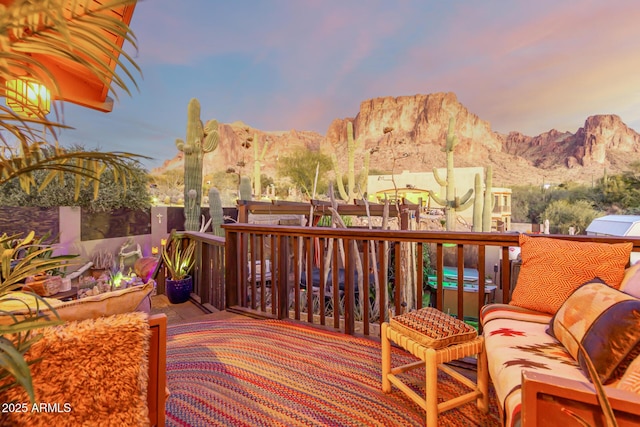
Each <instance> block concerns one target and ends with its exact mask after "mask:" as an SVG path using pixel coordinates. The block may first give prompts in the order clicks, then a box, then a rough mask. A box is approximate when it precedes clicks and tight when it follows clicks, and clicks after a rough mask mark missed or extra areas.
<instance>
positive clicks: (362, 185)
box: [360, 151, 371, 197]
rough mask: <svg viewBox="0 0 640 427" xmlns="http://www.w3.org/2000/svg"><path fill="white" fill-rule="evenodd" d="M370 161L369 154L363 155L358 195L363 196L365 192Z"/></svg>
mask: <svg viewBox="0 0 640 427" xmlns="http://www.w3.org/2000/svg"><path fill="white" fill-rule="evenodd" d="M370 160H371V152H369V151H367V152H366V153H364V168H363V169H362V176H361V177H360V194H361V195H363V197H364V194H365V193H366V192H367V185H368V181H369V162H370Z"/></svg>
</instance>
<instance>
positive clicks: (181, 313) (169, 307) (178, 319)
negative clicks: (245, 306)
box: [151, 295, 240, 325]
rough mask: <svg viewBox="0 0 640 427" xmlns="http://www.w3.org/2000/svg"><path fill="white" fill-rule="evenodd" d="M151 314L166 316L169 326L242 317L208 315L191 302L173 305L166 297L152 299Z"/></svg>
mask: <svg viewBox="0 0 640 427" xmlns="http://www.w3.org/2000/svg"><path fill="white" fill-rule="evenodd" d="M151 313H152V314H157V313H164V314H166V315H167V323H168V324H169V325H175V324H178V323H182V322H191V321H197V320H204V319H225V318H231V317H238V316H240V315H238V314H234V313H228V312H226V311H218V312H215V313H208V312H206V311H204V310H202V309H201V308H200V307H198V306H197V305H196V304H194V303H193V302H191V301H187V302H184V303H182V304H171V303H170V302H169V300H168V299H167V296H166V295H154V296H152V297H151Z"/></svg>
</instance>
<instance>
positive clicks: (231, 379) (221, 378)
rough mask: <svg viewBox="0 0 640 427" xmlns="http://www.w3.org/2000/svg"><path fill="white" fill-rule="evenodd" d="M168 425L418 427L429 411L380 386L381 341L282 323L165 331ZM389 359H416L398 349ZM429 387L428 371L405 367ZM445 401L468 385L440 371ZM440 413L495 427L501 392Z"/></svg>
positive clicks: (458, 421) (221, 323) (219, 323)
mask: <svg viewBox="0 0 640 427" xmlns="http://www.w3.org/2000/svg"><path fill="white" fill-rule="evenodd" d="M167 341H168V342H167V382H168V387H169V391H170V395H169V398H168V399H167V405H166V415H167V423H166V425H167V426H251V427H254V426H287V427H292V426H382V427H388V426H422V425H424V417H425V412H424V410H423V409H421V408H420V407H419V406H418V405H416V404H415V403H413V402H412V401H411V400H410V399H409V398H408V397H406V396H405V395H404V394H403V393H401V392H399V391H398V390H397V389H396V388H395V387H394V389H393V392H392V393H391V394H385V393H383V392H382V390H381V373H380V366H381V365H380V364H381V361H380V357H381V356H380V343H379V342H376V341H374V340H369V339H365V338H359V337H351V336H346V335H344V334H341V333H337V332H332V331H325V330H320V329H318V328H314V327H312V326H306V325H300V324H295V323H292V322H288V321H279V320H255V319H250V318H247V319H237V320H236V319H233V320H206V321H199V322H193V323H183V324H178V325H172V326H169V328H168V340H167ZM392 351H393V353H392V354H393V356H392V357H393V359H392V360H393V364H394V366H395V365H398V364H400V363H407V361H410V360H415V359H413V357H412V356H410V355H408V354H407V353H405V352H403V351H402V350H400V349H397V348H393V349H392ZM405 375H407V376H413V377H414V378H413V379H414V380H415V382H416V384H419V383H420V382H422V383H423V384H424V369H417V370H414V371H412V372H409V373H407V374H405ZM440 376H441V378H439V380H440V381H439V394H440V396H439V398H440V399H442V397H446V398H447V399H448V398H450V397H452V396H455V395H458V394H460V393H461V392H464V391H465V390H466V388H465V387H464V386H463V385H460V384H459V383H457V382H456V381H454V380H452V379H450V378H449V377H448V376H446V375H445V374H443V373H440ZM491 407H492V409H491V411H490V413H489V414H488V415H484V414H482V413H480V412H479V411H478V409H477V408H476V406H475V404H473V403H471V404H467V405H464V406H462V407H461V408H459V409H456V410H451V411H447V412H444V413H443V414H441V415H440V418H439V424H440V425H442V426H498V425H500V422H499V416H498V414H497V404H496V400H495V396H494V395H493V392H492V395H491Z"/></svg>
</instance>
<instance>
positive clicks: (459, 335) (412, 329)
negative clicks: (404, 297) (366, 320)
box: [389, 307, 478, 349]
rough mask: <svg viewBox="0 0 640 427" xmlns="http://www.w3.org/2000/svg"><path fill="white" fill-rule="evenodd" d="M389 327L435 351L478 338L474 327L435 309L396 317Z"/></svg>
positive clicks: (416, 311) (422, 309)
mask: <svg viewBox="0 0 640 427" xmlns="http://www.w3.org/2000/svg"><path fill="white" fill-rule="evenodd" d="M389 325H390V326H391V328H392V329H395V330H396V331H398V332H400V333H402V334H404V335H406V336H408V337H409V338H411V339H413V340H414V341H416V342H417V343H419V344H421V345H423V346H425V347H429V348H435V349H439V348H443V347H447V346H449V345H451V344H460V343H463V342H467V341H471V340H473V339H475V338H476V337H477V336H478V331H476V330H475V328H474V327H473V326H471V325H467V324H466V323H464V322H463V321H461V320H459V319H456V318H455V317H451V316H449V315H448V314H446V313H443V312H441V311H440V310H437V309H435V308H433V307H425V308H421V309H420V310H415V311H411V312H409V313H404V314H401V315H399V316H395V317H393V318H391V320H390V321H389Z"/></svg>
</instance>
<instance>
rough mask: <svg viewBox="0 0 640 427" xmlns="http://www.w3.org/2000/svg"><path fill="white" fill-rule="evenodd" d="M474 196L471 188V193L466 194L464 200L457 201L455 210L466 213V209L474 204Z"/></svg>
mask: <svg viewBox="0 0 640 427" xmlns="http://www.w3.org/2000/svg"><path fill="white" fill-rule="evenodd" d="M472 195H473V189H472V188H470V189H469V191H467V192H466V193H465V195H464V196H462V198H460V199H458V200H457V204H456V206H455V210H456V211H464V210H466V209H468V208H469V206H471V205H472V204H473V199H474V198H473V197H471V196H472Z"/></svg>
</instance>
